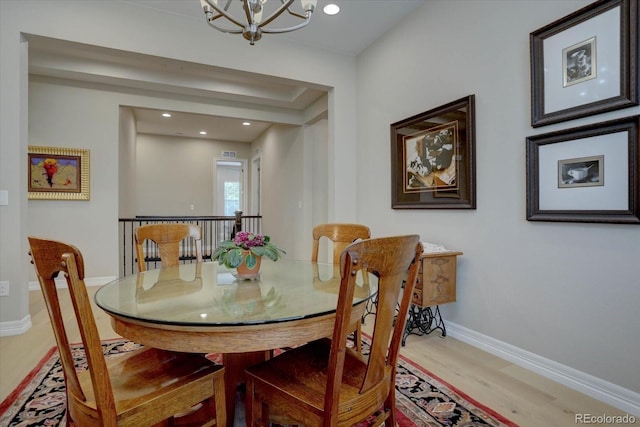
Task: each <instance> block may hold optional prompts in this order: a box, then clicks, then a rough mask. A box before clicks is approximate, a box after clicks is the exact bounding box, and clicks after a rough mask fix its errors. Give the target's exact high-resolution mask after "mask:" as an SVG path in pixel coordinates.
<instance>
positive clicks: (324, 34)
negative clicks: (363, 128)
mask: <svg viewBox="0 0 640 427" xmlns="http://www.w3.org/2000/svg"><path fill="white" fill-rule="evenodd" d="M123 1H126V2H128V3H132V4H135V5H137V6H141V7H150V8H153V9H158V10H162V11H164V12H168V13H173V14H176V15H182V16H188V17H191V18H194V19H197V20H199V21H201V22H202V23H203V24H204V25H207V24H206V23H205V18H204V13H203V11H202V8H201V6H200V0H123ZM233 1H234V2H235V1H237V0H233ZM426 1H427V0H318V4H317V6H316V11H315V12H314V13H313V15H312V17H311V23H310V24H309V25H308V26H306V27H304V28H302V29H300V30H297V31H295V32H291V33H283V34H265V35H263V40H264V39H265V38H267V37H280V38H285V39H289V40H291V41H294V42H296V43H301V44H305V45H308V46H311V47H315V48H321V49H327V50H331V51H334V52H340V53H345V54H349V55H357V54H359V53H360V52H362V50H364V49H365V48H366V47H367V46H369V45H370V44H371V43H373V42H374V41H375V40H376V39H377V38H378V37H380V36H381V35H382V34H384V33H385V32H387V31H388V30H390V29H391V28H393V27H394V26H395V25H396V24H397V23H398V22H399V21H400V20H401V19H402V18H404V17H405V16H407V15H408V14H410V13H411V12H412V11H413V10H415V9H416V8H417V7H418V6H420V5H421V4H424V3H425V2H426ZM222 2H223V0H221V1H220V3H222ZM271 3H276V4H279V3H280V2H279V1H278V0H270V1H269V2H268V3H267V5H270V4H271ZM295 3H296V6H298V7H297V8H296V10H301V8H300V6H299V4H300V3H299V1H297V0H296V2H295ZM328 3H335V4H337V5H338V6H340V13H339V14H337V15H334V16H328V15H325V14H324V13H323V12H322V8H323V7H324V6H325V5H326V4H328ZM283 18H286V14H285V15H283V16H281V17H280V18H278V19H283ZM273 24H277V21H274V22H273ZM276 27H278V25H276ZM211 31H216V30H214V29H213V28H212V29H211ZM229 37H241V36H239V35H229ZM247 43H248V42H247ZM259 45H260V41H258V42H256V45H255V46H256V48H257V46H259Z"/></svg>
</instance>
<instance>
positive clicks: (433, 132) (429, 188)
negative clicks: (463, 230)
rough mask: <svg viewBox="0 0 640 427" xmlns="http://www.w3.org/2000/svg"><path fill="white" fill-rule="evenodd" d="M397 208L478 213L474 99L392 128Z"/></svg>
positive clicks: (393, 193)
mask: <svg viewBox="0 0 640 427" xmlns="http://www.w3.org/2000/svg"><path fill="white" fill-rule="evenodd" d="M391 207H392V208H393V209H475V208H476V182H475V96H474V95H469V96H467V97H465V98H462V99H459V100H457V101H453V102H451V103H449V104H446V105H443V106H441V107H438V108H435V109H433V110H429V111H426V112H424V113H421V114H417V115H415V116H412V117H409V118H408V119H405V120H402V121H399V122H397V123H393V124H392V125H391Z"/></svg>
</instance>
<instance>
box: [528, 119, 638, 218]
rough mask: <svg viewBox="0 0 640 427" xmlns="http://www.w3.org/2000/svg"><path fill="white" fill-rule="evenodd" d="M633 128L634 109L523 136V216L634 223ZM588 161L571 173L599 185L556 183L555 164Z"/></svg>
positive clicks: (635, 141) (635, 126) (635, 144)
mask: <svg viewBox="0 0 640 427" xmlns="http://www.w3.org/2000/svg"><path fill="white" fill-rule="evenodd" d="M639 128H640V115H638V116H630V117H625V118H622V119H616V120H610V121H607V122H602V123H596V124H590V125H586V126H581V127H575V128H571V129H567V130H561V131H555V132H551V133H546V134H542V135H535V136H530V137H528V138H527V140H526V145H527V162H526V170H527V220H529V221H566V222H603V223H619V224H640V142H639V134H638V129H639ZM594 161H597V162H598V167H597V174H596V175H593V176H590V175H589V173H580V174H579V175H574V178H576V183H587V184H588V183H589V182H591V183H593V184H596V183H600V182H602V185H584V186H581V185H569V186H563V185H560V182H559V176H560V175H561V174H562V173H563V169H562V167H560V166H564V165H566V164H567V163H568V164H571V165H572V167H575V168H579V169H580V168H581V169H585V170H586V169H588V168H589V167H590V166H591V165H592V164H593V162H594ZM564 171H565V172H566V169H564ZM590 173H592V172H590ZM600 174H602V175H600Z"/></svg>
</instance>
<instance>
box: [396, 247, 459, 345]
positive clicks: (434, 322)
mask: <svg viewBox="0 0 640 427" xmlns="http://www.w3.org/2000/svg"><path fill="white" fill-rule="evenodd" d="M458 255H462V252H454V251H447V252H425V253H424V254H423V255H422V258H421V259H420V267H419V270H418V279H417V281H416V286H415V288H414V290H413V298H412V300H411V308H410V309H409V318H408V319H407V326H406V327H405V330H404V335H403V337H402V345H403V346H404V345H405V343H406V340H407V337H408V336H409V335H412V334H413V335H425V334H430V333H431V332H433V331H435V330H438V329H439V330H440V331H441V332H442V336H443V337H444V336H446V335H447V329H446V328H445V326H444V321H443V320H442V316H441V315H440V307H439V304H446V303H449V302H454V301H455V300H456V263H457V256H458ZM433 306H435V308H432V307H433Z"/></svg>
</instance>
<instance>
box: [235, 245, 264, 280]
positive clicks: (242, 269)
mask: <svg viewBox="0 0 640 427" xmlns="http://www.w3.org/2000/svg"><path fill="white" fill-rule="evenodd" d="M248 255H249V251H242V264H240V265H239V266H238V267H236V272H237V273H238V279H245V280H253V279H255V278H256V277H258V274H260V263H261V261H262V257H259V256H255V255H254V256H255V258H256V265H254V266H253V268H249V267H248V266H247V263H246V259H247V256H248Z"/></svg>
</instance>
